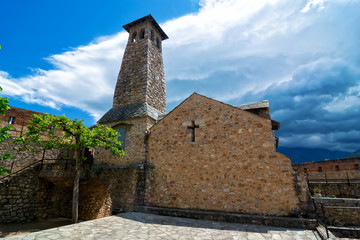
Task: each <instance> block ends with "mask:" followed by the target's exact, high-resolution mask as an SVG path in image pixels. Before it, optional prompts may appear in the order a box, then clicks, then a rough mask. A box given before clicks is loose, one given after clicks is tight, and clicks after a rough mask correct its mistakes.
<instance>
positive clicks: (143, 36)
mask: <svg viewBox="0 0 360 240" xmlns="http://www.w3.org/2000/svg"><path fill="white" fill-rule="evenodd" d="M144 38H145V29H141V32H140V39H144Z"/></svg>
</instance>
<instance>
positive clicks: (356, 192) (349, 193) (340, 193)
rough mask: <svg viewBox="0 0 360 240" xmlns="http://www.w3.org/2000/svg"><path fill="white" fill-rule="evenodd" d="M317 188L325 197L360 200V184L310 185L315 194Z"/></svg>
mask: <svg viewBox="0 0 360 240" xmlns="http://www.w3.org/2000/svg"><path fill="white" fill-rule="evenodd" d="M315 188H319V189H320V190H321V195H322V196H323V197H332V196H333V195H335V196H336V197H337V198H360V183H350V184H348V183H345V182H342V183H312V182H310V183H309V189H310V192H311V193H312V194H313V191H314V189H315Z"/></svg>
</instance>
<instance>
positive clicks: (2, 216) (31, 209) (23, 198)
mask: <svg viewBox="0 0 360 240" xmlns="http://www.w3.org/2000/svg"><path fill="white" fill-rule="evenodd" d="M37 173H38V170H36V168H31V169H28V170H27V171H24V172H22V173H21V174H18V175H17V176H16V177H14V178H11V179H10V180H9V179H2V180H1V183H0V223H9V222H24V221H31V220H33V219H38V218H47V217H49V216H51V214H50V212H51V203H50V201H51V198H50V194H49V192H51V189H52V186H51V184H50V183H48V182H46V181H43V180H41V179H39V178H38V177H37Z"/></svg>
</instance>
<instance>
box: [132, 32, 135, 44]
mask: <svg viewBox="0 0 360 240" xmlns="http://www.w3.org/2000/svg"><path fill="white" fill-rule="evenodd" d="M131 42H132V43H133V42H136V32H134V33H133V34H132V35H131Z"/></svg>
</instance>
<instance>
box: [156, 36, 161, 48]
mask: <svg viewBox="0 0 360 240" xmlns="http://www.w3.org/2000/svg"><path fill="white" fill-rule="evenodd" d="M155 43H156V46H157V47H158V48H159V49H160V40H159V38H158V37H155Z"/></svg>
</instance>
